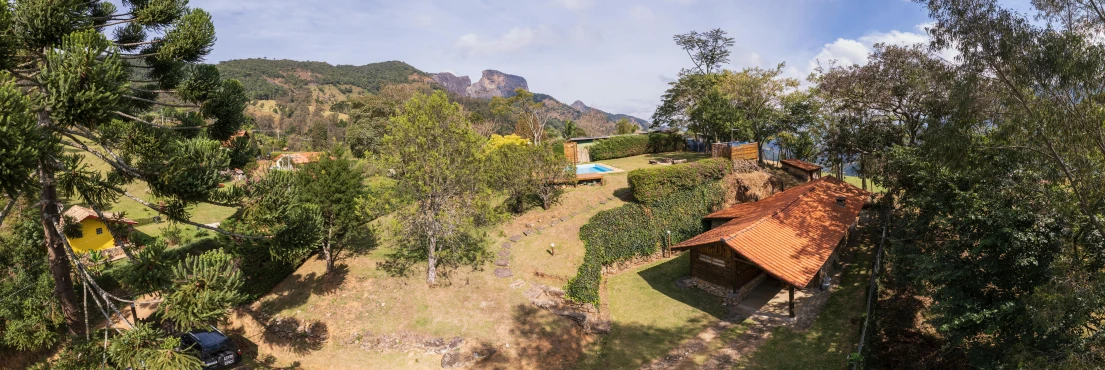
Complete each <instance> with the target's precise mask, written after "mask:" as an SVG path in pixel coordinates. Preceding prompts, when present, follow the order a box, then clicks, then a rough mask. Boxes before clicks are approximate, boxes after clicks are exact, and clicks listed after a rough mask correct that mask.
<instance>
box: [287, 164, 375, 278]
mask: <svg viewBox="0 0 1105 370" xmlns="http://www.w3.org/2000/svg"><path fill="white" fill-rule="evenodd" d="M296 174H297V176H298V178H299V179H298V189H299V196H300V199H301V201H302V202H305V203H310V204H313V205H315V206H317V207H318V210H319V215H320V216H321V220H322V229H323V234H322V240H321V242H320V246H319V250H320V252H321V254H322V257H323V258H324V259H325V260H326V271H327V272H331V271H333V270H334V263H335V261H337V260H338V259H339V258H340V257H341V255H342V253H343V252H345V251H346V250H347V249H349V248H351V247H358V246H359V247H368V245H365V244H364V243H363V240H360V239H358V237H364V236H366V233H365V230H364V229H365V228H366V227H367V224H368V222H370V221H372V220H373V219H375V218H376V217H378V216H379V215H380V213H381V212H380V211H379V210H373V209H365V208H362V207H361V205H362V204H363V203H364V202H365V199H364V198H366V197H368V196H369V194H370V193H369V192H368V189H367V188H366V187H365V185H364V180H365V173H364V171H363V170H362V169H361V168H360V167H359V166H357V163H356V162H354V161H353V160H351V159H349V158H348V157H346V156H345V153H344V152H343V151H341V150H340V149H339V150H335V151H332V152H329V153H327V154H326V155H323V156H322V157H321V158H319V160H318V161H317V162H312V163H308V164H306V165H303V166H301V167H300V168H299V169H298V170H297V171H296ZM358 242H362V243H358ZM361 250H363V248H360V249H356V250H353V251H354V252H357V251H361Z"/></svg>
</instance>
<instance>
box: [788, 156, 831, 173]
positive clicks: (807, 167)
mask: <svg viewBox="0 0 1105 370" xmlns="http://www.w3.org/2000/svg"><path fill="white" fill-rule="evenodd" d="M779 163H782V164H785V165H788V166H791V167H794V168H797V169H800V170H802V171H806V172H809V171H817V170H820V169H821V166H819V165H817V164H815V163H810V162H806V161H800V160H797V159H784V160H781V161H779Z"/></svg>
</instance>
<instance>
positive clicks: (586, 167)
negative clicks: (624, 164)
mask: <svg viewBox="0 0 1105 370" xmlns="http://www.w3.org/2000/svg"><path fill="white" fill-rule="evenodd" d="M604 172H614V169H613V168H610V167H607V166H604V165H601V164H577V165H576V174H577V175H582V174H586V173H604Z"/></svg>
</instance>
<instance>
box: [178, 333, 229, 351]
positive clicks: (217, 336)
mask: <svg viewBox="0 0 1105 370" xmlns="http://www.w3.org/2000/svg"><path fill="white" fill-rule="evenodd" d="M229 339H230V338H227V337H226V336H225V335H223V334H222V333H218V332H193V333H189V334H188V335H186V336H184V338H183V339H182V340H181V343H182V344H184V346H185V347H187V346H188V345H189V343H188V342H192V343H193V344H198V347H199V348H200V349H202V350H203V352H204V353H212V352H216V351H219V350H221V349H223V347H224V346H225V345H226V342H227V341H228V340H229Z"/></svg>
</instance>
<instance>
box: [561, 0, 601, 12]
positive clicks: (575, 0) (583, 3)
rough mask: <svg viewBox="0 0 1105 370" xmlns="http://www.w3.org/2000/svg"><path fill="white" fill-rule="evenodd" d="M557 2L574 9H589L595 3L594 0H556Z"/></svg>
mask: <svg viewBox="0 0 1105 370" xmlns="http://www.w3.org/2000/svg"><path fill="white" fill-rule="evenodd" d="M556 3H557V4H560V5H561V6H563V7H565V8H568V10H573V11H574V10H583V9H587V8H590V7H591V6H592V5H595V1H594V0H556Z"/></svg>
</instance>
